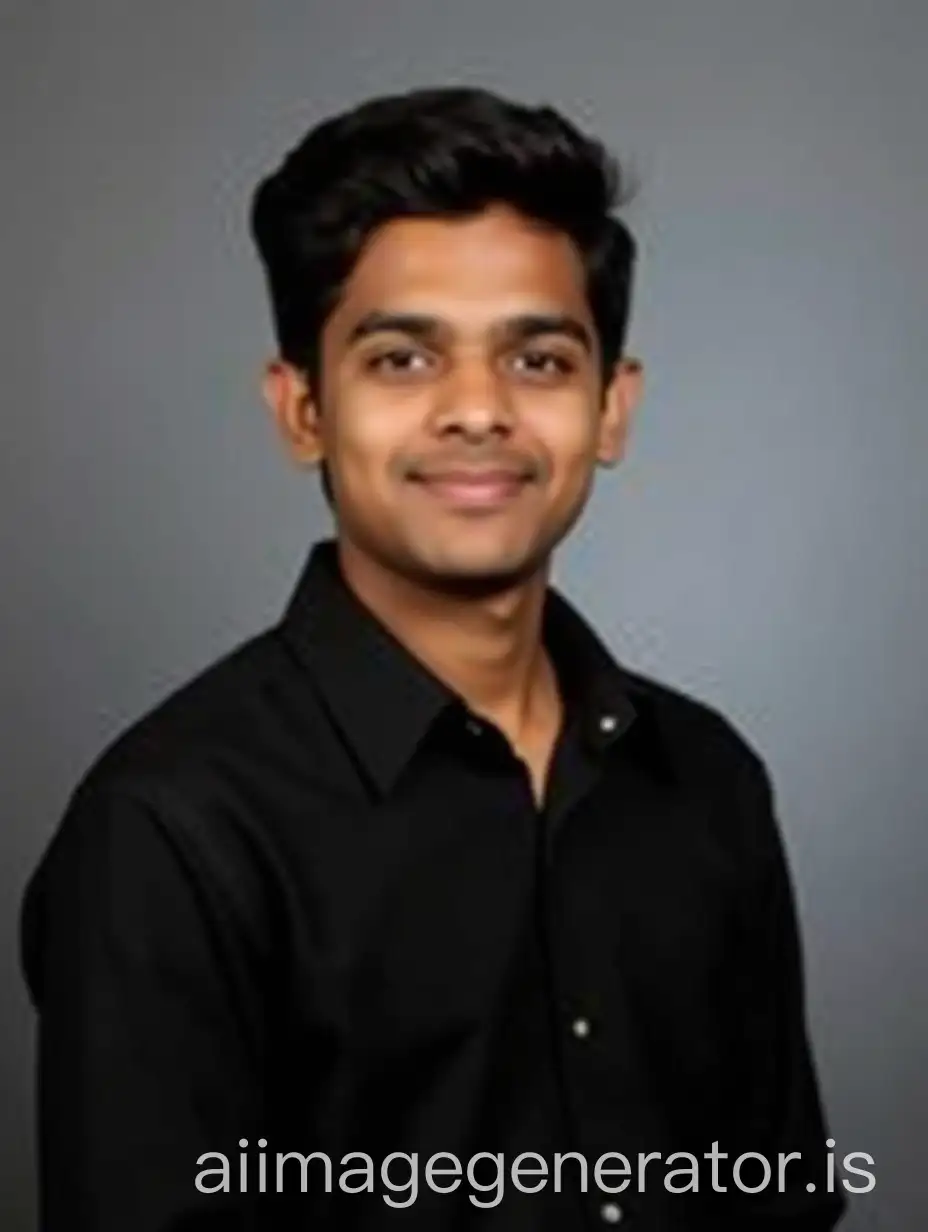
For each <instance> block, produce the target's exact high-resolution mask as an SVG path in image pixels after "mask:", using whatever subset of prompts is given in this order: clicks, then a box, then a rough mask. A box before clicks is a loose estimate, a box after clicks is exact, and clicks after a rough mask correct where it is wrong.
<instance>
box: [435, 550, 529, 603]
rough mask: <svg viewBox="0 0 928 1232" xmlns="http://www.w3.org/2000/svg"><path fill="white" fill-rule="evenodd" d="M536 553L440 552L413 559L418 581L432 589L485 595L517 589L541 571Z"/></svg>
mask: <svg viewBox="0 0 928 1232" xmlns="http://www.w3.org/2000/svg"><path fill="white" fill-rule="evenodd" d="M544 560H545V554H539V553H538V552H531V551H529V552H526V551H522V552H514V551H509V552H503V551H499V552H473V553H468V552H466V551H442V552H429V553H423V554H422V555H421V556H417V565H418V572H419V575H420V578H421V580H422V581H423V582H425V583H426V584H428V585H430V586H434V587H435V588H436V589H442V590H450V591H455V592H458V593H473V594H489V593H493V592H497V591H502V590H507V589H510V588H511V587H513V586H518V585H520V584H522V583H524V582H526V581H527V580H528V579H529V578H531V577H533V576H534V575H535V574H536V573H537V572H538V570H539V569H540V568H541V567H542V565H543V564H544Z"/></svg>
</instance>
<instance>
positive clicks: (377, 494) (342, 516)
mask: <svg viewBox="0 0 928 1232" xmlns="http://www.w3.org/2000/svg"><path fill="white" fill-rule="evenodd" d="M284 368H286V366H284ZM321 371H322V374H323V379H322V390H321V391H318V392H319V397H318V399H316V392H317V391H312V390H309V389H307V388H306V386H305V384H301V379H300V378H299V376H298V374H296V373H295V372H294V371H293V370H292V369H289V370H286V371H281V368H280V366H279V365H278V366H277V375H276V377H275V376H274V375H273V374H271V375H269V377H268V378H267V383H266V387H265V389H266V394H267V396H268V399H269V401H270V402H271V404H272V406H274V408H275V410H276V411H277V414H278V418H279V419H280V421H281V425H282V427H283V428H284V430H285V435H286V436H287V439H288V441H289V444H290V447H291V450H292V452H293V453H294V454H295V456H296V457H297V458H298V459H299V460H301V461H308V462H319V461H325V463H326V465H327V467H328V470H329V474H330V478H331V483H332V489H333V493H334V498H335V505H336V518H337V522H338V527H339V532H340V535H341V536H342V537H343V538H346V539H348V540H349V541H350V542H351V544H352V545H353V547H354V548H355V549H356V550H360V551H362V552H364V553H366V554H367V555H369V556H371V557H373V558H374V559H375V560H376V561H377V562H378V563H379V564H381V565H382V566H386V567H387V568H390V569H392V570H394V571H398V572H400V573H401V574H403V575H405V576H407V577H409V578H413V579H416V580H418V581H420V582H425V583H426V584H433V585H436V586H440V585H441V584H442V583H443V582H444V583H445V584H448V585H451V584H455V583H457V584H462V583H463V584H467V583H479V582H484V583H489V584H491V585H492V584H493V583H494V582H496V581H499V582H500V583H501V584H505V582H506V581H507V580H513V579H514V578H517V577H520V576H525V575H527V574H530V573H532V572H534V571H535V570H536V569H538V568H539V567H540V566H541V565H543V564H544V562H545V561H546V559H547V557H548V555H549V553H550V552H551V550H552V549H553V548H554V546H555V545H556V544H557V543H558V542H559V541H560V540H561V539H562V538H563V536H564V535H565V534H566V533H567V531H568V530H569V529H570V527H571V526H572V525H573V523H574V521H575V520H576V518H577V517H578V515H579V514H580V512H581V510H582V508H583V506H584V504H585V502H586V499H587V496H588V493H589V490H590V485H591V480H592V475H593V470H594V467H595V466H596V464H597V462H601V463H611V462H615V461H617V460H618V458H619V456H620V454H621V451H622V446H623V441H624V435H625V431H626V427H627V420H628V416H629V413H630V411H631V407H632V405H633V402H634V395H635V387H636V383H637V382H636V376H637V370H636V368H635V366H633V365H627V364H622V365H619V367H618V368H617V370H616V372H615V374H614V375H613V377H612V379H611V380H610V382H609V384H608V385H607V387H606V389H605V390H603V387H602V375H601V361H600V356H599V350H598V342H597V338H596V332H595V327H594V323H593V319H592V316H591V313H590V309H589V305H588V303H587V300H586V294H585V280H584V271H583V266H582V262H581V259H580V256H579V254H578V253H577V252H576V250H575V249H574V247H573V245H572V244H571V242H570V240H569V239H568V238H567V237H566V236H564V235H562V234H560V233H556V232H553V231H550V230H543V229H541V228H540V227H538V226H537V225H535V224H533V223H532V222H530V221H529V220H527V219H525V218H523V217H522V216H521V215H519V214H516V213H514V212H512V211H511V210H509V209H506V208H504V207H495V208H493V209H489V210H487V211H485V212H484V213H482V214H480V215H477V216H474V217H471V218H468V219H466V220H447V219H433V218H427V219H426V218H413V219H398V220H395V221H391V222H390V223H388V224H386V225H385V226H384V227H382V228H381V229H380V230H379V231H378V232H376V233H375V234H374V235H373V236H372V237H371V239H370V241H369V243H368V244H367V246H366V247H365V248H364V250H363V252H362V254H361V256H360V258H359V260H358V262H357V263H356V265H355V268H354V270H353V271H352V273H351V275H350V277H349V279H348V280H347V282H346V284H345V287H344V289H343V293H342V296H341V298H340V300H339V302H338V305H337V307H336V308H335V310H334V311H333V312H332V314H331V315H330V317H329V318H328V320H327V322H326V326H325V329H324V331H323V337H322V346H321Z"/></svg>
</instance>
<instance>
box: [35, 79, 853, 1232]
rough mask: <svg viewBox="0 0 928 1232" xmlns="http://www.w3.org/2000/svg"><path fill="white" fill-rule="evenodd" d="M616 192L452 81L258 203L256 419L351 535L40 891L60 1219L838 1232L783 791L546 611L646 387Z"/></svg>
mask: <svg viewBox="0 0 928 1232" xmlns="http://www.w3.org/2000/svg"><path fill="white" fill-rule="evenodd" d="M619 191H620V186H619V176H618V168H617V166H616V164H615V163H614V161H613V160H611V158H610V157H609V156H608V155H607V154H606V152H605V151H604V150H603V148H602V147H601V146H600V145H599V144H598V143H597V142H595V141H593V140H591V139H589V138H587V137H585V136H583V135H582V134H581V133H580V132H578V131H577V129H576V128H575V127H574V126H573V125H571V124H570V123H569V122H568V121H567V120H565V119H564V118H563V117H562V116H560V115H559V114H558V113H556V112H555V111H553V110H551V109H550V108H530V107H525V106H520V105H516V104H514V103H511V102H509V101H506V100H503V99H501V98H499V97H498V96H495V95H492V94H490V93H488V92H484V91H480V90H469V89H463V88H455V89H439V90H422V91H417V92H414V93H411V94H408V95H404V96H396V97H390V98H382V99H378V100H374V101H371V102H369V103H366V104H365V105H363V106H361V107H359V108H358V109H356V110H355V111H353V112H351V113H349V114H345V115H342V116H339V117H335V118H333V119H331V120H329V121H327V122H326V123H324V124H322V125H321V126H319V127H318V128H316V129H315V130H314V131H313V132H311V133H310V134H309V135H308V136H307V137H306V138H305V140H304V141H303V142H302V143H301V144H300V145H299V146H298V147H297V148H296V149H295V150H294V151H293V152H292V153H291V154H290V155H289V157H288V158H287V159H286V160H285V162H284V163H283V165H282V166H281V167H280V169H279V170H278V171H277V172H276V173H275V174H274V175H272V176H270V177H269V178H268V179H267V180H266V181H265V182H264V183H263V184H262V185H261V186H260V188H259V190H258V192H257V194H256V198H255V202H254V209H253V219H252V220H253V228H254V234H255V238H256V241H257V245H258V248H259V250H260V254H261V257H262V259H263V262H264V266H265V268H266V271H267V275H268V280H269V286H270V295H271V303H272V306H273V313H274V321H275V326H276V331H277V340H278V343H279V355H278V356H277V357H276V358H275V359H274V360H273V361H272V362H271V363H269V365H268V367H267V370H266V375H265V379H264V393H265V396H266V400H267V402H268V404H269V406H270V409H271V410H272V412H273V415H274V417H275V420H276V423H277V426H278V428H279V430H280V432H281V434H282V436H283V439H284V441H285V442H286V445H287V448H288V450H289V451H290V453H291V455H292V456H293V457H294V458H295V459H296V461H297V462H298V463H300V464H301V465H306V466H316V465H320V466H322V467H323V472H322V473H323V480H324V483H325V485H326V492H327V495H328V498H329V501H330V503H331V505H332V509H333V513H334V519H335V523H336V528H337V533H336V536H335V538H334V540H326V541H323V542H320V543H318V544H316V545H314V547H313V549H312V551H311V553H310V556H309V559H308V562H307V564H306V567H305V570H304V571H303V573H302V575H301V576H300V578H299V581H298V584H297V586H296V588H295V591H294V593H293V596H292V599H291V600H290V603H289V605H288V606H287V608H286V611H285V613H284V614H283V616H282V619H281V620H280V622H279V623H278V624H277V625H275V626H274V627H272V628H270V629H268V630H265V631H263V632H262V633H261V634H260V635H258V636H256V637H255V638H253V639H251V640H249V641H248V642H247V643H245V644H244V645H242V646H240V647H238V648H237V649H235V650H234V652H232V653H230V654H229V655H228V656H226V657H225V658H224V659H223V660H222V661H220V662H218V663H216V664H213V665H212V666H210V667H209V668H208V669H207V670H206V671H205V672H203V673H202V674H201V675H199V676H198V677H197V678H196V679H195V680H193V681H191V682H190V683H189V684H187V685H186V686H185V687H183V688H182V689H180V690H179V691H177V692H176V693H175V694H174V695H173V696H171V697H170V698H168V699H167V700H165V701H164V702H163V703H162V704H161V705H159V706H158V708H157V709H155V710H154V711H153V712H151V713H150V714H148V715H147V716H145V717H144V718H143V719H142V720H141V721H140V722H138V723H137V724H135V725H134V726H133V728H132V729H131V730H129V731H127V732H124V733H123V734H122V735H121V736H120V738H119V739H118V740H117V741H115V742H114V743H113V745H111V746H110V747H109V748H108V749H107V750H106V751H105V753H104V754H103V755H102V756H101V757H100V758H99V759H98V760H97V762H96V763H95V764H94V766H93V767H92V768H91V769H90V770H89V771H88V773H87V774H86V776H85V777H84V779H83V781H82V782H81V783H80V784H79V786H78V788H77V790H76V791H75V792H74V795H73V797H72V799H71V800H70V802H69V806H68V809H67V812H66V815H65V817H64V819H63V822H62V824H61V825H60V826H59V829H58V831H57V833H56V835H55V837H54V840H53V842H52V843H51V844H50V848H49V850H48V852H47V853H46V855H45V857H44V858H43V861H42V863H41V865H40V867H39V869H38V871H37V873H36V874H35V876H34V878H33V880H32V882H31V884H30V887H29V890H28V894H27V899H26V903H25V908H24V918H23V961H24V967H25V972H26V976H27V978H28V981H29V986H30V989H31V993H32V996H33V998H34V1001H35V1004H36V1007H37V1009H38V1012H39V1080H40V1081H39V1090H40V1161H41V1198H42V1209H43V1227H44V1228H45V1229H48V1230H49V1232H90V1230H91V1229H92V1230H93V1232H117V1229H118V1232H127V1230H130V1229H131V1232H180V1230H181V1229H184V1230H185V1232H188V1230H189V1232H193V1230H194V1229H204V1230H205V1229H207V1228H209V1229H219V1228H222V1229H262V1230H264V1229H274V1228H286V1229H297V1228H306V1229H310V1228H312V1229H322V1228H337V1229H339V1232H353V1230H357V1232H369V1230H371V1229H380V1228H392V1227H394V1226H396V1227H405V1228H408V1229H428V1230H429V1232H440V1230H442V1229H447V1230H449V1232H451V1230H452V1229H454V1230H455V1232H468V1230H469V1229H471V1228H481V1229H486V1230H488V1232H499V1230H503V1229H505V1230H506V1232H522V1230H525V1232H528V1230H529V1229H531V1230H532V1232H541V1230H549V1229H551V1230H553V1229H556V1230H557V1232H571V1230H575V1229H576V1230H579V1229H582V1228H589V1227H601V1226H603V1225H604V1224H605V1225H613V1224H617V1223H620V1222H621V1223H623V1224H624V1225H625V1226H627V1227H629V1228H638V1229H641V1230H642V1232H646V1230H657V1229H713V1232H721V1230H724V1229H730V1230H731V1232H761V1230H762V1229H766V1230H770V1232H772V1230H773V1229H780V1228H783V1229H786V1228H789V1229H797V1230H798V1229H803V1230H805V1232H826V1230H827V1229H831V1228H832V1227H833V1226H834V1225H835V1223H836V1221H837V1218H838V1215H839V1214H840V1212H841V1209H842V1201H841V1199H840V1197H839V1196H838V1195H837V1194H836V1193H834V1192H830V1190H832V1189H833V1188H834V1184H833V1181H832V1182H829V1177H828V1175H827V1169H828V1164H829V1160H828V1158H827V1150H826V1146H825V1142H826V1137H827V1131H826V1128H825V1125H824V1123H823V1117H822V1111H821V1108H820V1102H819V1096H818V1092H817V1085H816V1079H815V1075H814V1070H813V1063H812V1059H811V1054H810V1049H809V1045H808V1042H807V1035H806V1027H805V1020H804V1007H803V977H802V969H801V956H800V945H799V941H798V937H797V929H796V919H795V911H794V904H793V897H792V892H791V888H790V880H789V875H788V871H787V866H786V863H785V860H784V853H783V849H782V845H781V839H780V836H779V831H778V826H777V822H776V820H775V817H774V813H773V808H772V802H771V789H770V784H769V781H768V777H767V773H766V771H765V768H764V766H763V764H762V762H761V761H760V759H759V758H758V756H757V754H756V753H755V752H754V751H753V750H751V749H750V748H749V747H748V746H747V744H746V743H745V741H744V740H743V739H742V738H741V737H740V736H739V735H738V734H737V733H736V732H735V731H734V730H733V729H732V727H731V726H730V725H729V724H728V723H727V722H726V721H725V720H724V719H723V718H721V717H720V716H719V715H717V714H716V713H714V712H713V711H711V710H709V709H708V708H706V707H704V706H702V705H700V704H699V703H697V702H695V701H692V700H689V699H686V698H684V697H682V696H680V695H678V694H676V693H674V692H672V691H670V690H669V689H667V688H665V687H662V686H661V685H659V684H657V683H655V682H653V681H649V680H646V679H644V678H642V677H641V676H639V675H637V674H634V673H633V672H631V671H629V670H628V669H626V668H624V667H622V666H620V665H618V664H617V663H616V662H615V661H614V659H613V658H612V656H611V655H610V653H609V652H608V651H607V649H606V648H605V647H604V646H603V645H602V643H601V642H600V641H599V640H598V639H597V638H596V636H595V635H594V633H593V632H592V631H591V629H590V628H589V627H588V626H587V625H586V623H585V622H584V620H583V619H582V618H581V616H580V615H579V614H578V613H577V612H576V611H575V610H574V609H573V608H572V607H571V606H570V605H569V604H568V602H567V600H566V599H564V598H563V596H561V595H560V594H559V593H557V592H556V591H555V590H554V589H553V588H552V587H551V585H550V582H549V570H550V566H551V558H552V553H553V552H554V550H555V548H556V547H557V545H558V544H559V543H560V542H561V541H562V539H563V538H564V537H565V535H566V534H567V533H568V531H569V530H570V528H571V527H572V526H573V525H574V523H575V522H576V520H577V518H578V517H579V515H580V513H581V511H582V509H583V507H584V505H585V503H586V500H587V497H588V494H589V491H590V486H591V483H592V480H593V476H594V471H595V469H596V468H597V467H598V466H605V467H608V466H612V465H614V464H615V463H616V462H618V461H619V460H620V458H621V457H622V454H623V451H624V448H625V443H626V438H627V435H628V430H629V423H630V420H631V415H632V410H633V407H634V405H635V403H636V400H637V398H638V393H639V383H640V379H641V378H640V372H639V367H638V365H637V364H636V363H634V362H633V361H631V360H630V359H628V358H627V357H626V356H625V355H624V352H623V343H624V335H625V327H626V319H627V315H628V306H629V296H630V287H631V276H632V268H633V263H634V243H633V240H632V238H631V236H630V235H629V233H628V231H627V230H626V228H625V226H624V225H623V224H622V223H621V222H620V221H618V219H617V218H616V217H614V215H613V211H614V209H615V208H616V206H617V205H618V204H619ZM681 1152H687V1153H688V1155H682V1154H679V1153H681ZM675 1153H676V1154H675ZM748 1153H753V1154H750V1155H749V1156H748V1158H747V1159H742V1160H740V1161H739V1160H738V1157H740V1156H742V1155H746V1154H748ZM790 1153H792V1158H791V1159H789V1160H787V1161H786V1164H785V1166H784V1165H783V1162H782V1159H781V1158H780V1157H782V1156H785V1155H788V1154H790ZM520 1156H521V1158H520ZM648 1156H650V1158H647V1157H648ZM669 1157H672V1158H669ZM642 1159H644V1163H642ZM736 1161H738V1162H737V1164H736ZM768 1169H769V1170H770V1172H771V1176H770V1179H769V1182H768V1183H766V1184H765V1183H764V1182H765V1177H766V1175H767V1170H768ZM304 1190H305V1192H304ZM748 1190H752V1191H754V1192H747V1191H748Z"/></svg>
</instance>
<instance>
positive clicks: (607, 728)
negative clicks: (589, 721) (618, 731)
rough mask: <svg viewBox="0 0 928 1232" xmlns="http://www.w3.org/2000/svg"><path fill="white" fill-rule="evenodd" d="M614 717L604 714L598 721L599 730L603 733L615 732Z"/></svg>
mask: <svg viewBox="0 0 928 1232" xmlns="http://www.w3.org/2000/svg"><path fill="white" fill-rule="evenodd" d="M615 725H616V717H615V715H614V714H604V715H602V716H601V718H600V720H599V730H600V731H604V732H613V731H615Z"/></svg>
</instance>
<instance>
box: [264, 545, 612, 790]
mask: <svg viewBox="0 0 928 1232" xmlns="http://www.w3.org/2000/svg"><path fill="white" fill-rule="evenodd" d="M279 629H280V631H281V633H282V634H283V636H284V638H285V639H286V640H287V642H288V644H289V645H290V646H291V647H292V649H293V651H294V653H295V654H296V655H297V656H298V657H299V659H300V660H301V661H302V662H303V663H304V664H305V665H306V666H307V667H308V668H309V669H310V671H311V672H312V675H313V678H314V680H315V681H316V683H317V686H318V687H319V689H320V690H321V693H322V695H323V699H324V702H325V704H326V706H327V708H328V710H329V712H330V714H331V715H332V717H333V719H334V720H335V722H336V723H337V725H338V726H339V727H340V728H341V730H342V731H343V733H344V734H345V736H346V737H347V739H348V740H349V742H350V743H351V745H352V748H353V749H354V752H355V754H356V755H357V756H358V757H359V758H360V759H361V761H362V764H363V766H364V768H365V770H366V771H367V773H368V774H369V775H370V776H371V777H372V778H373V780H374V782H375V783H376V785H377V787H378V789H379V790H380V791H381V792H382V793H387V792H389V790H390V789H391V788H392V786H393V785H394V783H395V782H396V780H397V778H398V777H399V775H400V773H401V771H402V770H403V768H404V767H405V766H406V764H407V763H408V762H409V760H410V758H411V757H412V755H413V753H414V752H415V750H416V748H417V747H418V745H419V744H420V742H421V741H422V739H423V738H424V736H425V735H426V733H427V732H428V730H429V729H430V728H431V727H432V725H433V724H434V723H435V722H436V720H437V719H438V718H439V716H441V715H442V714H443V713H445V712H446V711H448V710H451V709H452V708H457V709H462V707H463V709H462V717H463V718H466V717H467V714H468V712H467V710H466V704H465V703H464V702H463V699H462V698H461V697H460V696H459V695H458V694H457V693H455V692H454V690H452V689H451V688H450V687H449V686H447V685H446V684H445V683H444V682H443V681H441V680H439V679H438V678H437V677H436V676H435V675H433V674H432V673H431V672H430V671H429V670H428V668H426V667H425V665H424V664H423V663H421V662H420V661H419V660H418V659H416V658H415V656H414V655H413V654H412V653H411V652H410V651H409V650H408V649H407V648H406V647H405V646H404V645H403V644H402V643H401V642H400V641H398V639H396V638H395V637H394V636H393V634H392V633H391V632H390V631H389V630H388V629H387V628H386V626H384V625H383V624H382V623H381V622H380V621H379V620H378V619H377V618H376V617H375V616H374V614H373V613H372V612H371V611H370V609H368V608H367V607H366V606H365V605H364V604H363V603H362V602H361V600H360V599H359V598H358V596H357V595H355V593H354V592H353V591H352V590H351V588H350V587H349V586H348V585H347V583H346V582H345V580H344V578H343V576H342V573H341V569H340V567H339V563H338V552H337V545H336V542H335V540H334V539H324V540H320V541H319V542H317V543H315V544H313V546H312V548H311V549H310V552H309V555H308V557H307V560H306V563H305V564H304V566H303V569H302V572H301V574H300V576H299V578H298V581H297V584H296V586H295V588H294V590H293V592H292V594H291V597H290V599H289V602H288V604H287V606H286V609H285V611H284V614H283V617H282V619H281V621H280V624H279ZM544 629H545V632H544V636H545V641H546V644H547V645H548V647H549V649H550V652H551V658H552V661H553V663H554V665H555V667H556V669H557V672H558V676H559V678H560V681H561V687H562V689H563V690H564V691H565V694H566V698H567V703H568V707H569V708H570V709H571V713H574V714H576V715H577V716H578V718H579V721H580V724H581V728H582V730H583V734H584V736H585V738H586V740H587V741H588V742H589V744H590V746H591V747H592V748H594V749H602V748H605V747H607V746H609V745H611V744H612V743H613V742H614V741H615V740H617V739H618V738H619V737H620V736H621V735H622V734H623V733H624V732H625V731H626V730H627V729H628V727H629V726H630V725H631V723H632V722H633V720H634V719H635V716H636V709H635V706H634V705H633V703H632V700H631V697H630V696H629V691H628V682H627V679H626V675H625V672H624V670H623V669H622V668H621V667H620V665H619V664H618V663H617V662H616V661H615V659H614V658H613V657H612V655H611V654H610V652H609V651H608V649H607V648H606V647H605V645H604V644H603V643H602V642H601V641H600V640H599V638H598V637H597V636H596V634H595V633H594V632H593V630H592V629H591V628H590V626H589V625H588V624H587V623H586V621H585V620H584V619H583V617H582V616H580V614H579V612H577V611H576V609H575V608H573V607H572V606H571V604H570V603H568V601H567V600H566V599H565V598H564V597H563V596H562V595H561V594H560V593H559V592H558V591H556V590H555V589H554V588H553V587H549V588H548V592H547V598H546V604H545V615H544Z"/></svg>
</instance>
